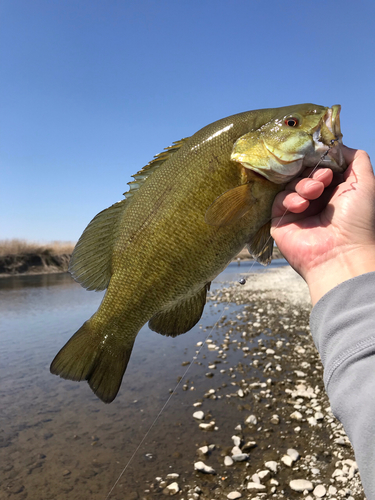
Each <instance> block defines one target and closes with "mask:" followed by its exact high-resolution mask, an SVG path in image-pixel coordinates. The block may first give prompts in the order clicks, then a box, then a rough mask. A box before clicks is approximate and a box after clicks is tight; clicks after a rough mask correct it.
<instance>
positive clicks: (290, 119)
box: [284, 116, 299, 127]
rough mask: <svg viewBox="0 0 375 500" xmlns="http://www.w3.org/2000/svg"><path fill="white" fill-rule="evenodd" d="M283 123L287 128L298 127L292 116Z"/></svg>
mask: <svg viewBox="0 0 375 500" xmlns="http://www.w3.org/2000/svg"><path fill="white" fill-rule="evenodd" d="M284 123H285V125H288V127H298V125H299V121H298V118H295V117H294V116H289V117H288V118H286V119H285V121H284Z"/></svg>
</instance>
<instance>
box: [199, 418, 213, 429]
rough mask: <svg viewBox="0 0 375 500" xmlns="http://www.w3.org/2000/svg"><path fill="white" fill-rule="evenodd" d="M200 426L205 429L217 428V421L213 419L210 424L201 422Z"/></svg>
mask: <svg viewBox="0 0 375 500" xmlns="http://www.w3.org/2000/svg"><path fill="white" fill-rule="evenodd" d="M199 428H200V429H203V430H204V431H213V430H214V429H215V422H214V421H213V420H212V421H211V422H209V423H208V424H199Z"/></svg>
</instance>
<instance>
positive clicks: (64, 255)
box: [0, 240, 282, 278]
mask: <svg viewBox="0 0 375 500" xmlns="http://www.w3.org/2000/svg"><path fill="white" fill-rule="evenodd" d="M73 249H74V243H72V242H59V241H54V242H51V243H48V244H38V243H30V242H27V241H25V240H3V241H0V278H2V277H8V276H17V275H28V274H48V273H66V272H68V267H69V260H70V257H71V255H72V252H73ZM273 258H274V259H280V258H282V255H281V253H280V251H279V250H278V248H275V249H274V251H273ZM238 259H240V260H251V259H252V258H251V256H250V254H249V252H248V251H247V250H246V249H245V248H244V249H243V250H242V251H241V252H240V253H239V254H238V255H237V256H236V257H235V259H233V260H235V261H236V260H238Z"/></svg>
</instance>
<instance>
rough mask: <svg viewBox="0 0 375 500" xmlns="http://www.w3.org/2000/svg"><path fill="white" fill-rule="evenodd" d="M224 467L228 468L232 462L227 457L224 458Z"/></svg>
mask: <svg viewBox="0 0 375 500" xmlns="http://www.w3.org/2000/svg"><path fill="white" fill-rule="evenodd" d="M224 465H225V466H226V467H230V466H231V465H233V460H232V459H231V457H229V456H228V455H227V456H226V457H225V458H224Z"/></svg>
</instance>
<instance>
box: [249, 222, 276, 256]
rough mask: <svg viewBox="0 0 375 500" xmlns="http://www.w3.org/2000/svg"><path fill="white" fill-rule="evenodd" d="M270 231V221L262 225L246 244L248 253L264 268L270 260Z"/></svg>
mask: <svg viewBox="0 0 375 500" xmlns="http://www.w3.org/2000/svg"><path fill="white" fill-rule="evenodd" d="M270 229H271V221H270V222H267V223H266V224H264V226H262V227H261V228H260V229H259V231H258V232H257V233H256V234H255V236H253V237H252V238H251V241H249V242H248V244H247V248H248V250H249V253H250V254H251V255H252V256H253V257H254V259H255V260H256V261H257V262H259V263H260V264H263V265H264V266H267V265H268V264H269V263H270V262H271V260H272V252H273V238H272V236H271V234H270Z"/></svg>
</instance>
